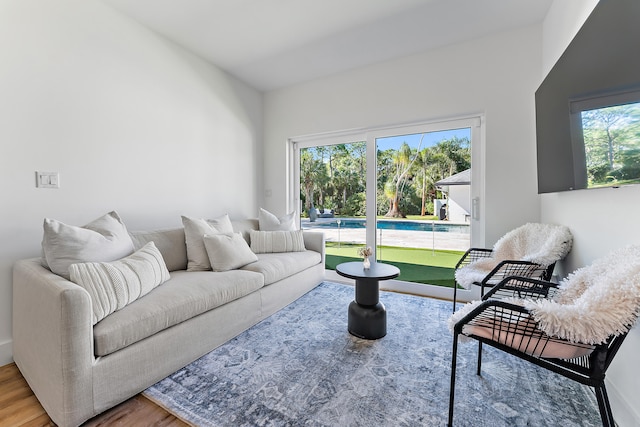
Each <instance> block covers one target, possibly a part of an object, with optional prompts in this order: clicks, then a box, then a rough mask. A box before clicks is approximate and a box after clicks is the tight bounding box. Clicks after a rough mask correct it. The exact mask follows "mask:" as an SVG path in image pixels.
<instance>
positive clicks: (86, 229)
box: [42, 212, 134, 280]
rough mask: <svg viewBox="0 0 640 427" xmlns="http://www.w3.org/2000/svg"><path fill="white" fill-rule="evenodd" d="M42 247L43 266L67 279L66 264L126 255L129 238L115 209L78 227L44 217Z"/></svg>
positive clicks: (129, 250) (109, 259) (111, 259)
mask: <svg viewBox="0 0 640 427" xmlns="http://www.w3.org/2000/svg"><path fill="white" fill-rule="evenodd" d="M43 228H44V235H43V238H42V251H43V254H44V259H45V261H46V265H47V267H49V269H50V270H51V271H52V272H54V273H55V274H57V275H59V276H62V277H64V278H65V279H67V280H69V266H70V265H71V264H74V263H78V262H101V261H113V260H116V259H120V258H122V257H125V256H127V255H130V254H131V253H132V252H133V250H134V247H133V241H132V240H131V237H130V236H129V233H128V232H127V228H126V227H125V225H124V223H123V222H122V220H121V219H120V217H119V216H118V214H117V213H116V212H109V213H108V214H106V215H103V216H101V217H100V218H98V219H96V220H94V221H91V222H90V223H89V224H87V225H84V226H82V227H77V226H73V225H67V224H64V223H62V222H60V221H57V220H55V219H49V218H46V219H45V220H44V224H43Z"/></svg>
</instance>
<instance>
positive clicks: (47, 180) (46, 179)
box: [36, 171, 60, 188]
mask: <svg viewBox="0 0 640 427" xmlns="http://www.w3.org/2000/svg"><path fill="white" fill-rule="evenodd" d="M36 187H38V188H60V174H59V173H58V172H38V171H36Z"/></svg>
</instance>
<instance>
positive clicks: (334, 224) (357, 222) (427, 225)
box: [303, 219, 469, 234]
mask: <svg viewBox="0 0 640 427" xmlns="http://www.w3.org/2000/svg"><path fill="white" fill-rule="evenodd" d="M339 227H340V228H366V222H365V220H364V219H340V226H339ZM303 228H305V229H323V228H338V220H337V219H335V220H332V221H322V222H308V223H305V224H304V227H303ZM377 229H378V230H380V229H382V230H408V231H436V232H440V233H466V234H469V226H468V225H464V224H447V223H442V222H436V223H434V222H428V221H401V220H384V219H383V220H378V222H377Z"/></svg>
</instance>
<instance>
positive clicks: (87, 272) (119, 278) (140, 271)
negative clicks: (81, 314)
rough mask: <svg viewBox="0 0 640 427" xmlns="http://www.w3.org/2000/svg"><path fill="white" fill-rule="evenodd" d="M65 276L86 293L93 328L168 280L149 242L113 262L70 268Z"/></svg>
mask: <svg viewBox="0 0 640 427" xmlns="http://www.w3.org/2000/svg"><path fill="white" fill-rule="evenodd" d="M69 275H70V277H71V281H72V282H74V283H76V284H78V285H80V286H82V287H83V288H84V289H86V290H87V292H89V295H90V296H91V305H92V307H93V318H92V322H93V324H94V325H95V324H96V323H98V322H99V321H100V320H102V319H104V318H105V317H107V316H108V315H109V314H111V313H113V312H115V311H117V310H120V309H121V308H123V307H125V306H126V305H128V304H130V303H132V302H133V301H135V300H137V299H138V298H140V297H142V296H143V295H146V294H148V293H149V292H150V291H151V290H152V289H153V288H155V287H156V286H158V285H160V284H162V283H164V282H166V281H167V280H169V270H167V266H166V265H165V262H164V259H163V258H162V254H160V251H159V250H158V248H156V245H155V244H154V243H153V242H149V243H147V244H146V245H144V246H143V247H142V248H140V249H139V250H138V251H136V252H134V253H132V254H131V255H129V256H128V257H125V258H122V259H119V260H117V261H111V262H85V263H78V264H71V266H70V267H69Z"/></svg>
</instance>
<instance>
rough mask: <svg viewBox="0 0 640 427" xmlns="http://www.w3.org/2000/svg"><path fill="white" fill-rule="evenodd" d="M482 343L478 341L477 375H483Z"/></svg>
mask: <svg viewBox="0 0 640 427" xmlns="http://www.w3.org/2000/svg"><path fill="white" fill-rule="evenodd" d="M481 371H482V341H478V370H477V371H476V374H477V375H482V372H481Z"/></svg>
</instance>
